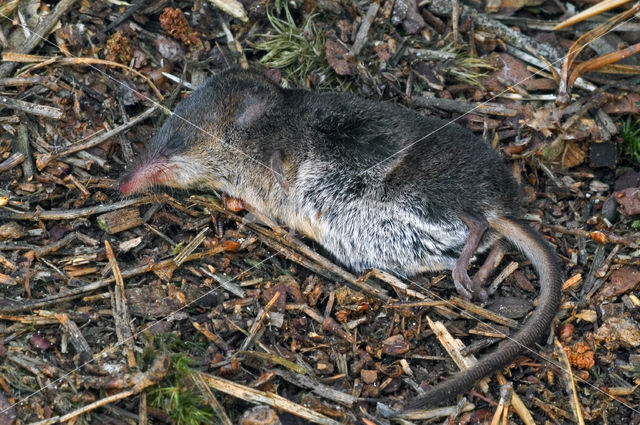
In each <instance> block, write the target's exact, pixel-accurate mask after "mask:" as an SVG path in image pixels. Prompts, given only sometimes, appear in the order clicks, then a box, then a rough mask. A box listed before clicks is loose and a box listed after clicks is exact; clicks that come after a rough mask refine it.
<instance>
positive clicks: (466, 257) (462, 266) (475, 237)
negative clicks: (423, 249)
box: [452, 213, 489, 300]
mask: <svg viewBox="0 0 640 425" xmlns="http://www.w3.org/2000/svg"><path fill="white" fill-rule="evenodd" d="M460 219H461V220H462V221H463V222H464V223H465V224H466V225H467V227H468V228H469V238H468V239H467V242H466V243H465V244H464V247H463V248H462V253H460V257H458V259H457V260H456V265H455V267H454V268H453V273H452V276H453V283H454V285H455V287H456V290H457V291H458V294H460V296H462V297H464V298H466V299H468V300H470V299H472V298H474V297H475V298H476V299H480V300H486V299H487V293H486V291H485V290H484V289H483V288H482V286H481V285H482V282H480V284H479V285H476V284H474V282H473V281H472V280H471V278H469V273H467V269H468V268H469V264H470V263H471V259H472V258H473V255H474V254H475V252H476V250H477V249H478V246H479V245H480V241H482V236H483V235H484V232H485V231H486V230H487V228H488V227H489V222H488V221H487V220H486V219H485V218H484V217H482V216H478V215H472V214H468V213H465V214H462V215H461V216H460Z"/></svg>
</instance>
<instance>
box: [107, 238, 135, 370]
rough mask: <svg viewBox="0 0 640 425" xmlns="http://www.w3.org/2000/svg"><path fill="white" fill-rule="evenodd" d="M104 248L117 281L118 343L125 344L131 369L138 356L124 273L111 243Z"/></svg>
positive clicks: (114, 317) (114, 306)
mask: <svg viewBox="0 0 640 425" xmlns="http://www.w3.org/2000/svg"><path fill="white" fill-rule="evenodd" d="M104 247H105V250H106V252H107V258H108V259H109V264H110V265H111V271H112V272H113V277H114V279H115V281H116V286H115V293H114V295H113V301H114V302H113V303H112V306H113V319H114V322H115V327H116V336H117V337H118V343H119V344H124V349H125V353H126V354H127V364H128V365H129V367H131V368H133V367H136V356H135V354H134V352H133V350H134V341H133V335H134V331H133V329H131V317H129V309H128V308H127V297H126V293H125V288H124V280H123V279H122V273H120V267H119V266H118V262H117V261H116V257H115V255H114V254H113V249H111V244H110V243H109V241H107V240H105V241H104Z"/></svg>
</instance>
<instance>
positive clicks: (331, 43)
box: [324, 39, 356, 75]
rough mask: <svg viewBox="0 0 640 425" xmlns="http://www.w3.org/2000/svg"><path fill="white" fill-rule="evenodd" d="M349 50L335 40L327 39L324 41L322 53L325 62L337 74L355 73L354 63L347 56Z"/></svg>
mask: <svg viewBox="0 0 640 425" xmlns="http://www.w3.org/2000/svg"><path fill="white" fill-rule="evenodd" d="M348 53H349V50H348V49H347V48H346V47H345V46H343V45H342V44H340V43H338V42H337V41H335V40H331V39H327V41H325V43H324V54H325V56H326V58H327V62H329V65H330V66H331V68H333V70H334V71H335V72H336V74H338V75H355V74H356V64H355V63H354V62H352V61H350V60H349V59H348V57H347V54H348Z"/></svg>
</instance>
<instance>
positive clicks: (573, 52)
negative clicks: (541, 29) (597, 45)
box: [556, 3, 640, 105]
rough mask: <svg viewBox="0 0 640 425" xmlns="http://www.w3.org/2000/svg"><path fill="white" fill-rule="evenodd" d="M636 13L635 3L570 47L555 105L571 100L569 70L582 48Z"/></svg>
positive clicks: (567, 102) (637, 9) (638, 4)
mask: <svg viewBox="0 0 640 425" xmlns="http://www.w3.org/2000/svg"><path fill="white" fill-rule="evenodd" d="M638 11H640V3H637V4H636V5H634V6H633V7H632V8H631V9H629V10H627V11H625V12H623V13H620V14H618V15H616V16H614V17H613V18H611V19H609V20H608V21H607V22H605V23H603V24H602V25H600V26H598V27H596V28H594V29H592V30H591V31H589V32H586V33H585V34H583V35H582V36H580V38H578V39H577V40H576V41H575V42H574V43H573V44H572V45H571V47H570V48H569V52H568V53H567V55H566V56H565V60H564V62H563V63H562V73H561V78H560V87H559V88H558V99H557V100H556V103H558V104H559V105H568V104H569V102H570V100H571V84H569V82H568V80H569V69H570V68H571V67H572V66H573V63H574V62H575V60H576V58H577V57H578V54H579V53H580V52H582V49H584V47H585V46H586V45H588V44H589V43H591V42H592V41H593V40H595V39H597V38H599V37H602V35H604V34H605V33H607V32H608V31H610V30H611V29H612V28H613V27H615V26H616V25H618V24H620V23H621V22H623V21H625V20H627V19H629V18H631V17H632V16H634V15H635V14H636V13H637V12H638ZM574 81H575V79H574Z"/></svg>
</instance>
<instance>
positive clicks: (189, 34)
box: [160, 7, 202, 50]
mask: <svg viewBox="0 0 640 425" xmlns="http://www.w3.org/2000/svg"><path fill="white" fill-rule="evenodd" d="M160 25H162V29H163V30H165V31H166V32H167V33H169V34H170V35H171V36H172V37H173V38H175V39H176V40H180V41H182V42H183V43H184V44H186V45H187V46H189V47H191V48H192V49H194V50H195V49H198V48H200V47H202V40H200V36H199V35H198V33H197V32H196V31H194V30H193V29H192V28H191V26H190V25H189V23H188V22H187V18H185V16H184V13H182V10H180V9H174V8H171V7H167V8H166V9H164V11H163V12H162V15H160Z"/></svg>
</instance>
